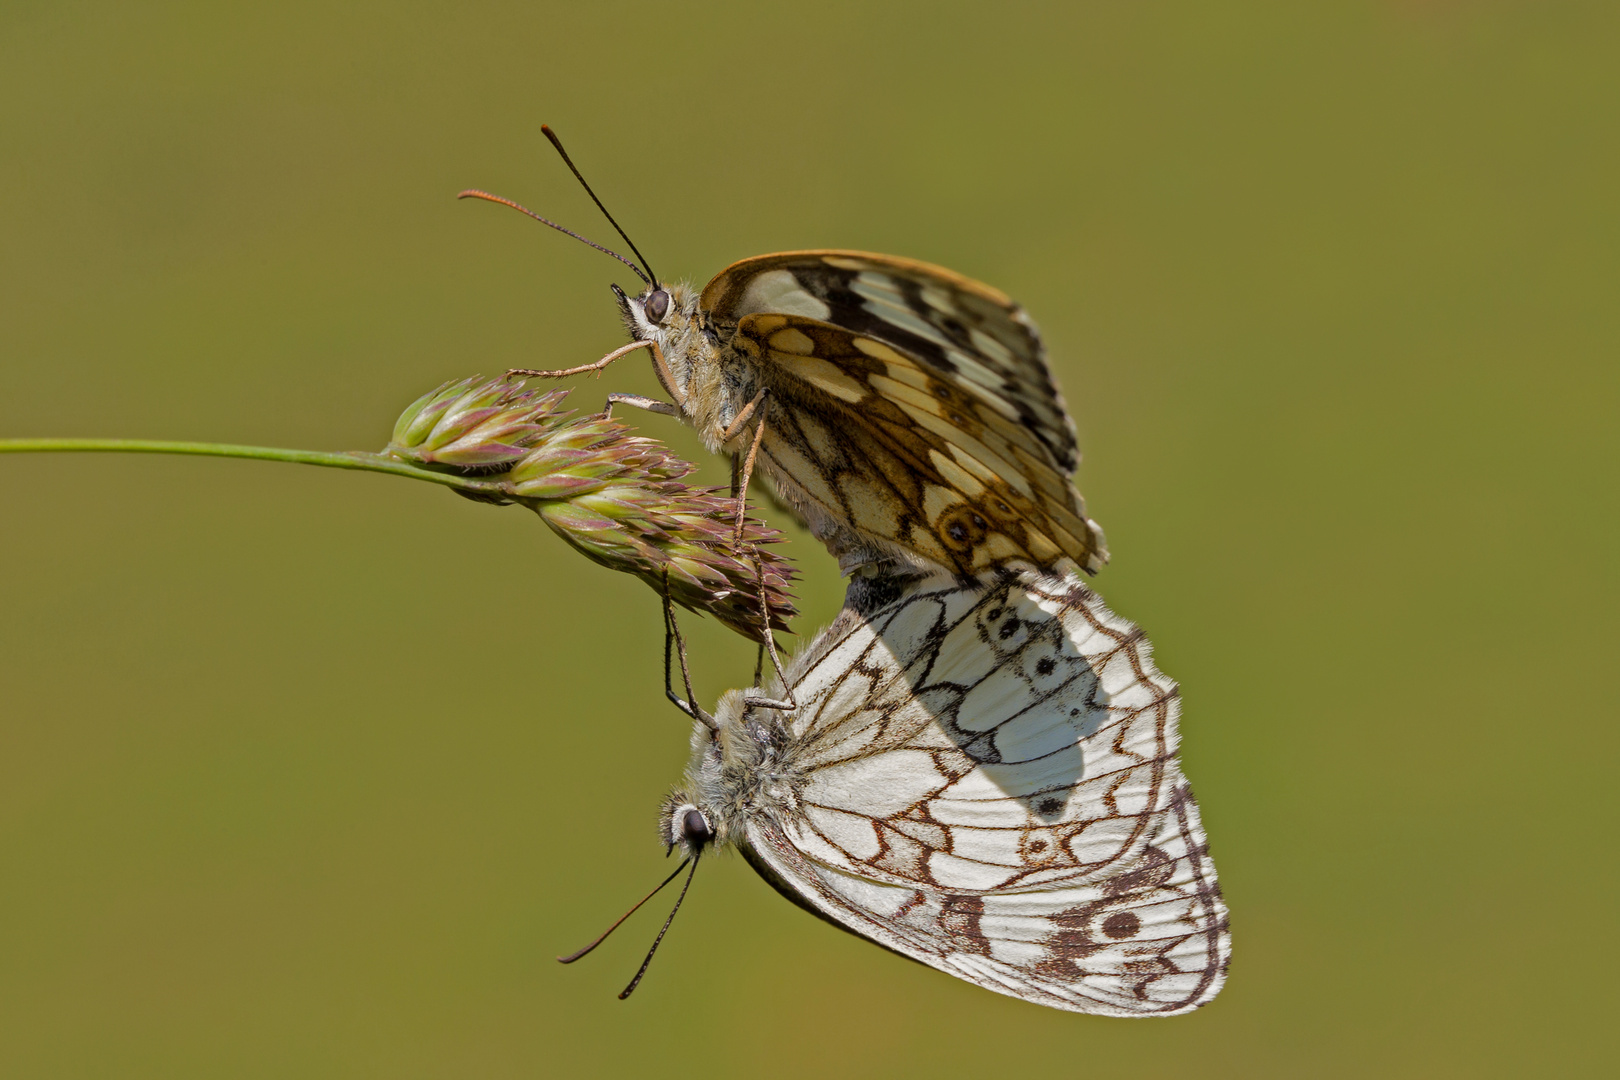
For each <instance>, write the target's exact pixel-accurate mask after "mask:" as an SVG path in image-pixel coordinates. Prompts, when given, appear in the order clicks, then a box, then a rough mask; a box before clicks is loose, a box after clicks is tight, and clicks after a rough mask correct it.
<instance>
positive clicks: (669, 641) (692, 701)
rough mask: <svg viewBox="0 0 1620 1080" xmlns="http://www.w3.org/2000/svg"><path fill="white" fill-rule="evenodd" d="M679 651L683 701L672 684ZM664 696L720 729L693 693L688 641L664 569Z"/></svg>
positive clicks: (684, 711)
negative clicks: (672, 663) (673, 654)
mask: <svg viewBox="0 0 1620 1080" xmlns="http://www.w3.org/2000/svg"><path fill="white" fill-rule="evenodd" d="M672 650H674V651H678V652H679V654H680V658H681V679H682V681H683V682H685V684H686V700H685V701H682V700H681V699H680V698H679V697H678V696H676V694H675V689H674V687H672V686H671V685H670V664H669V661H670V653H671V651H672ZM664 696H665V697H667V698H669V700H670V701H672V702H674V703H675V707H676V708H677V709H679V710H681V712H683V713H685V714H686V715H687V716H690V717H692V719H694V720H698V721H700V722H702V723H703V725H704V726H705V727H707V728H708V729H709V730H710V731H719V730H720V725H719V724H716V723H715V722H714V717H712V716H710V715H709V714H708V713H706V712H704V711H703V706H701V705H699V704H697V695H695V694H693V693H692V675H691V673H690V672H689V671H688V670H687V668H686V642H685V641H684V640H682V638H681V627H680V624H679V623H677V622H676V621H675V605H674V603H673V602H672V601H671V600H670V598H669V571H667V570H666V571H664Z"/></svg>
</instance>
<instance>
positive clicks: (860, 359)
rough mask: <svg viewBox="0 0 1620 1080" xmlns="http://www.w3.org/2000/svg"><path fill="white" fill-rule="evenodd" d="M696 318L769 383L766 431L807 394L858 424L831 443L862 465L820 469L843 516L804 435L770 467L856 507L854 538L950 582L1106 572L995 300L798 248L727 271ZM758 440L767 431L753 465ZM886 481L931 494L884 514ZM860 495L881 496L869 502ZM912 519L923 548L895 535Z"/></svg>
mask: <svg viewBox="0 0 1620 1080" xmlns="http://www.w3.org/2000/svg"><path fill="white" fill-rule="evenodd" d="M701 305H702V306H703V308H704V309H705V310H706V311H707V312H708V314H709V317H710V318H711V319H712V320H714V323H715V325H716V327H717V328H718V330H719V332H720V333H721V334H722V335H723V336H726V335H731V341H732V344H733V347H734V348H736V349H737V350H738V351H739V352H741V353H743V354H744V355H748V356H750V358H752V359H754V360H755V361H756V363H757V364H758V365H759V369H760V375H761V378H762V380H763V381H764V382H765V383H766V385H767V386H771V385H772V384H773V383H774V384H775V385H774V391H775V397H776V401H775V405H774V407H773V408H772V409H771V411H770V415H771V416H772V417H773V419H775V418H776V417H779V416H780V415H781V413H782V412H783V411H784V410H786V411H788V412H790V413H791V412H794V411H796V410H799V409H800V408H801V407H803V404H804V399H803V398H802V397H801V396H796V391H798V390H799V389H800V388H801V386H805V385H808V386H812V387H815V388H816V389H817V390H819V391H820V392H821V394H822V395H824V396H825V402H824V404H828V405H829V408H828V409H827V411H828V412H830V413H832V414H834V415H835V417H836V419H837V420H838V421H839V422H840V425H842V424H843V423H846V422H848V421H850V420H852V419H853V420H855V421H856V422H857V423H856V425H855V427H853V428H852V429H849V430H844V429H842V427H840V428H835V429H834V430H833V437H834V438H835V439H837V438H852V439H854V440H856V441H857V443H858V445H857V446H856V447H854V450H855V451H856V456H860V455H863V454H864V455H865V456H866V457H868V458H870V459H871V460H869V461H859V460H857V461H854V462H847V461H843V460H839V458H840V455H836V454H835V455H833V458H834V461H833V462H831V463H830V464H831V465H833V466H842V467H843V471H842V472H840V473H838V475H839V476H841V477H843V478H844V479H843V484H844V485H846V486H849V487H851V488H853V489H855V490H854V497H855V499H856V505H855V506H854V507H848V506H845V505H844V504H843V503H841V502H840V501H838V500H837V498H836V496H837V495H838V494H840V492H839V491H838V490H837V487H836V486H835V485H833V484H832V483H831V482H830V481H829V482H828V483H825V484H822V485H817V484H816V483H815V480H814V478H813V477H811V476H810V475H808V473H809V472H813V471H817V470H821V468H822V462H821V459H819V458H818V456H817V455H815V454H814V453H811V454H808V455H806V454H804V451H805V450H806V449H807V448H808V449H810V450H812V451H813V450H814V449H815V448H816V441H815V438H814V436H815V434H816V433H815V432H813V431H812V432H809V433H806V435H807V437H806V438H805V439H803V440H800V439H798V438H797V434H795V435H794V436H792V438H793V441H794V442H796V443H802V445H796V446H794V447H792V448H784V449H783V450H782V452H781V455H780V456H781V457H782V458H784V459H786V460H773V461H772V462H771V464H774V465H776V466H778V467H780V469H781V472H783V473H786V475H787V476H788V477H789V479H790V480H791V481H793V482H794V483H795V484H797V485H798V486H800V487H801V488H803V489H804V492H805V493H807V494H809V495H810V496H811V497H812V498H815V497H816V489H817V488H818V486H819V487H823V488H830V489H832V490H831V492H830V494H832V495H833V496H834V501H833V502H832V503H830V504H823V506H822V509H823V510H825V511H826V512H828V513H830V514H832V515H834V516H835V517H837V516H840V515H842V514H844V513H845V512H846V510H860V509H866V510H868V511H869V512H868V513H867V514H866V515H865V517H864V518H859V517H853V516H852V517H849V518H846V520H848V521H849V523H850V524H851V525H852V526H854V527H855V529H856V530H857V531H858V532H861V533H862V534H864V535H866V536H868V537H872V538H877V539H879V540H892V541H894V542H895V543H897V544H899V545H900V546H901V547H908V548H911V549H912V550H915V551H917V552H918V553H919V554H922V555H924V556H925V557H927V558H929V559H932V560H933V561H935V562H938V563H940V564H942V565H944V566H947V567H950V568H952V569H954V570H956V571H957V572H959V573H971V572H976V571H979V570H983V569H985V568H987V567H990V566H994V565H999V564H1002V563H1004V562H1006V561H1007V560H1008V559H1010V558H1017V557H1023V558H1028V559H1031V560H1033V561H1034V562H1036V563H1037V564H1039V565H1051V564H1052V563H1053V562H1054V561H1055V560H1056V559H1057V558H1060V557H1068V558H1072V559H1074V560H1075V561H1076V562H1077V563H1079V565H1081V566H1082V567H1084V568H1086V569H1087V570H1095V569H1097V568H1099V567H1100V566H1101V565H1102V564H1103V562H1105V561H1106V559H1107V549H1106V546H1105V544H1104V541H1103V537H1102V532H1101V530H1100V529H1099V528H1098V526H1097V525H1096V523H1095V522H1092V521H1090V520H1089V519H1087V518H1086V516H1085V506H1084V503H1083V501H1082V500H1081V498H1080V495H1079V493H1078V492H1077V491H1076V490H1075V489H1074V487H1073V484H1072V483H1071V481H1070V476H1071V474H1072V473H1073V471H1074V468H1075V465H1076V463H1077V462H1078V451H1077V449H1076V444H1075V433H1074V426H1073V422H1072V421H1071V420H1070V419H1069V415H1068V412H1067V410H1066V408H1065V407H1064V403H1063V399H1062V396H1061V395H1060V394H1059V392H1058V390H1057V387H1056V385H1055V383H1054V382H1053V380H1052V376H1051V372H1050V370H1049V369H1048V367H1047V364H1046V360H1045V351H1044V347H1043V346H1042V344H1041V340H1040V336H1039V334H1038V332H1037V331H1036V330H1035V327H1034V325H1033V323H1031V322H1030V320H1029V319H1028V318H1027V317H1026V316H1025V315H1024V313H1023V310H1022V309H1021V308H1019V307H1018V306H1017V305H1015V304H1013V303H1012V302H1011V301H1010V300H1008V299H1007V297H1006V296H1004V295H1002V294H1001V293H999V292H997V291H996V290H994V289H990V288H989V287H988V286H984V285H981V284H979V283H978V282H974V281H971V280H969V279H967V278H964V277H962V276H960V275H958V274H954V273H952V272H951V271H948V270H945V269H943V268H941V267H935V266H931V265H929V264H927V263H921V262H915V261H913V260H908V259H899V258H894V257H891V256H880V255H871V254H866V253H861V252H847V251H809V252H789V253H783V254H778V255H766V256H761V257H759V258H756V259H748V260H744V261H743V262H740V263H737V264H735V265H733V266H731V267H729V268H727V269H726V270H725V271H722V272H721V273H720V274H719V275H717V276H716V277H715V278H714V280H713V281H711V282H710V283H709V285H708V286H707V288H705V289H704V291H703V295H702V298H701ZM770 439H771V434H770V432H769V429H767V435H766V440H767V445H766V451H767V453H768V452H769V450H770V446H769V442H770ZM794 450H797V451H799V454H798V456H795V455H794V453H793V451H794ZM897 469H898V470H906V469H918V470H920V474H919V475H918V476H917V477H916V480H917V483H919V484H923V483H926V484H930V485H933V486H934V487H938V488H941V489H942V490H941V491H940V492H939V493H936V494H935V497H934V500H933V502H931V503H919V502H911V503H907V504H905V505H903V506H886V505H884V504H885V503H886V502H887V501H889V498H890V489H892V488H894V486H895V485H894V484H893V482H892V477H893V473H894V471H895V470H897ZM778 475H780V474H778ZM822 479H823V480H827V479H828V478H827V477H826V476H823V477H822ZM871 484H876V485H877V488H878V490H879V491H882V492H883V495H881V496H878V497H875V498H874V497H873V496H872V495H871V492H870V491H868V490H867V489H866V485H871ZM913 486H915V485H913ZM901 497H902V498H904V497H905V495H902V496H901ZM902 511H903V513H902ZM942 514H943V515H945V516H942ZM952 514H954V516H951V515H952ZM919 521H920V522H921V527H922V529H923V531H924V532H925V533H928V534H931V535H918V536H915V537H913V536H909V535H907V534H906V532H905V530H907V529H912V528H916V527H917V526H918V523H919ZM980 522H982V524H979V523H980ZM889 530H897V531H892V532H891V531H889Z"/></svg>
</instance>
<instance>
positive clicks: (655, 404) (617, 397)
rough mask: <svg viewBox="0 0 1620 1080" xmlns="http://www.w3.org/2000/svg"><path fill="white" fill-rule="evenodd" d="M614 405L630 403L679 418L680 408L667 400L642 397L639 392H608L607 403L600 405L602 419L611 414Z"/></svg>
mask: <svg viewBox="0 0 1620 1080" xmlns="http://www.w3.org/2000/svg"><path fill="white" fill-rule="evenodd" d="M615 405H631V406H634V407H635V408H637V409H645V410H647V411H648V412H650V413H658V414H659V415H660V416H673V417H675V419H677V420H679V419H680V418H681V410H680V409H679V408H677V407H676V406H674V405H671V404H670V403H669V402H667V401H659V400H658V399H657V398H651V397H644V396H642V395H641V394H609V395H608V399H607V404H606V405H604V406H603V407H602V413H601V415H602V419H604V420H606V419H607V418H608V417H610V416H612V415H613V406H615Z"/></svg>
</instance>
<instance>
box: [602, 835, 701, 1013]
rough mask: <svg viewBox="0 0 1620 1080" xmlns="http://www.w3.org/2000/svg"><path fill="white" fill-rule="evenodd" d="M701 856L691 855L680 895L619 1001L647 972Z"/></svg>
mask: <svg viewBox="0 0 1620 1080" xmlns="http://www.w3.org/2000/svg"><path fill="white" fill-rule="evenodd" d="M702 858H703V852H702V851H701V850H699V851H698V853H697V854H696V855H693V856H692V869H691V871H690V872H688V873H687V875H686V884H684V885H682V886H681V895H679V896H677V897H676V898H675V906H674V907H673V908H671V909H670V911H669V918H667V919H665V920H664V927H663V929H662V930H659V931H658V936H657V937H655V938H653V943H652V948H650V949H648V950H647V959H645V960H643V961H642V962H641V967H639V968H638V969H636V977H635V978H633V979H631V980H630V985H629V986H627V987H625V988H624V990H623V992H621V993H620V994H619V1000H620V1001H623V1000H624V999H625V998H627V997H629V996H630V995H631V994H633V993H635V992H636V987H637V986H640V985H641V977H642V976H643V975H645V974H647V966H648V965H649V964H651V963H652V958H653V953H655V952H657V951H658V946H660V945H662V944H663V943H664V935H665V934H667V933H669V924H670V923H672V922H674V921H675V913H676V912H677V911H679V910H681V904H682V903H684V902H685V900H686V890H687V889H690V888H691V887H692V879H693V878H694V877H696V876H697V868H698V863H699V862H700V861H701V860H702ZM682 865H683V866H684V865H685V864H684V863H683V864H682ZM680 872H681V868H680V867H679V866H677V867H676V868H675V873H677V874H678V873H680ZM659 888H663V886H662V885H660V886H659Z"/></svg>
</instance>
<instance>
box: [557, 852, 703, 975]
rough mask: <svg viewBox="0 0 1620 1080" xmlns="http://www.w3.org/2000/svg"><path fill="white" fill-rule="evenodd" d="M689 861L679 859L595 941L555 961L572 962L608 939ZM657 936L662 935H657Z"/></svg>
mask: <svg viewBox="0 0 1620 1080" xmlns="http://www.w3.org/2000/svg"><path fill="white" fill-rule="evenodd" d="M691 861H692V860H691V859H682V860H681V865H679V866H677V867H676V868H675V873H673V874H670V875H669V877H667V878H665V879H664V880H663V881H660V882H659V883H658V887H657V888H656V889H654V890H653V891H652V892H650V893H648V894H647V895H646V896H643V897H642V898H641V900H640V901H639V902H638V903H637V904H636V906H635V907H633V908H631V909H630V910H629V911H627V912H625V913H624V914H623V915H620V916H619V921H618V922H616V923H614V924H613V925H612V926H610V927H608V928H607V929H606V930H604V931H602V936H601V937H599V938H597V939H596V940H595V941H593V942H591V943H590V944H589V945H587V946H585V947H584V948H583V949H581V950H579V951H578V952H573V953H569V954H568V955H567V956H559V957H557V963H559V964H572V963H573V962H574V961H575V960H578V959H579V958H580V957H582V956H585V955H587V954H589V953H590V951H591V950H592V949H594V948H596V947H597V946H598V945H600V944H602V942H604V941H606V940H607V939H608V935H609V934H611V933H613V931H615V930H617V929H618V928H619V926H620V925H621V924H622V923H623V922H624V920H626V919H628V918H629V917H630V916H632V915H634V914H635V913H636V912H638V911H640V910H641V905H642V904H645V903H646V902H647V901H649V900H651V899H652V898H653V897H655V896H657V895H658V894H659V893H661V892H663V891H664V886H665V885H668V884H669V883H670V882H672V881H674V880H675V877H676V875H677V874H679V873H680V872H681V871H682V870H685V869H686V864H687V863H689V862H691ZM694 869H695V868H694ZM688 884H690V882H688ZM681 892H682V895H685V890H684V889H683V890H681ZM659 936H662V935H659Z"/></svg>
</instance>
